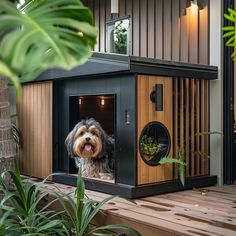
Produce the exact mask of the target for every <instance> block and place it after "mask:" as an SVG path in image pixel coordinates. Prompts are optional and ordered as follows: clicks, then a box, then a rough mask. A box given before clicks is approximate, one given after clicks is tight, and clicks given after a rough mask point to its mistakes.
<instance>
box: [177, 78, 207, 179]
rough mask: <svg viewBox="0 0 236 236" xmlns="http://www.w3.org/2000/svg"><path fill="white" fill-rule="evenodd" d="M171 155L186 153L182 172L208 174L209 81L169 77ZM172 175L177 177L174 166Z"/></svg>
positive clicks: (192, 174) (188, 174)
mask: <svg viewBox="0 0 236 236" xmlns="http://www.w3.org/2000/svg"><path fill="white" fill-rule="evenodd" d="M173 84H174V86H173V156H174V157H178V151H179V150H181V151H183V152H184V153H185V154H186V176H187V177H188V176H198V175H208V174H209V136H208V135H201V134H202V133H204V132H207V131H208V130H209V112H208V110H209V107H208V104H209V81H206V80H196V79H184V78H174V79H173ZM173 177H174V178H177V177H178V170H177V168H175V169H174V176H173Z"/></svg>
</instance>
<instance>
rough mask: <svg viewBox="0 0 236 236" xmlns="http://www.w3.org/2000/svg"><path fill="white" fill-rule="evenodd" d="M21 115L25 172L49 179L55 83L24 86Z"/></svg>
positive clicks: (20, 105) (19, 114)
mask: <svg viewBox="0 0 236 236" xmlns="http://www.w3.org/2000/svg"><path fill="white" fill-rule="evenodd" d="M17 113H18V128H19V130H20V133H21V136H22V140H23V144H22V149H21V155H20V167H21V171H22V173H23V174H25V175H30V176H34V177H38V178H45V177H47V176H48V175H49V174H51V173H52V82H42V83H34V84H28V85H24V86H23V89H22V98H21V100H20V103H19V104H18V105H17Z"/></svg>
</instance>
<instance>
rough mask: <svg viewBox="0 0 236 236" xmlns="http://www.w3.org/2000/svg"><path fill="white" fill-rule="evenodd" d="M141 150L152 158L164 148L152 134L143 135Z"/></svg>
mask: <svg viewBox="0 0 236 236" xmlns="http://www.w3.org/2000/svg"><path fill="white" fill-rule="evenodd" d="M140 148H141V152H142V153H143V154H144V155H147V157H149V158H151V157H153V156H154V155H156V154H157V153H159V152H160V151H161V150H162V147H161V145H160V144H158V143H157V141H156V140H155V139H154V138H152V137H151V136H147V135H146V134H145V135H143V137H142V139H141V142H140Z"/></svg>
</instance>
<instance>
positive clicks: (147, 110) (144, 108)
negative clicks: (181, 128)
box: [137, 75, 173, 184]
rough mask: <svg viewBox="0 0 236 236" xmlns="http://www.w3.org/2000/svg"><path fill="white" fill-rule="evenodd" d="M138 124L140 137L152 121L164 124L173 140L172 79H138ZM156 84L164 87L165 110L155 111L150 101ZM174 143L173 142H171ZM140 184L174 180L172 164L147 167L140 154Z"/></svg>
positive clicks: (138, 166)
mask: <svg viewBox="0 0 236 236" xmlns="http://www.w3.org/2000/svg"><path fill="white" fill-rule="evenodd" d="M137 84H138V86H137V91H138V92H137V96H138V98H137V100H138V105H137V123H138V137H140V134H141V132H142V129H143V127H144V126H145V125H146V124H148V123H149V122H152V121H159V122H161V123H163V124H164V125H165V126H166V127H167V129H168V131H169V133H170V136H171V140H172V122H173V121H172V120H173V119H172V110H173V109H172V107H173V105H172V100H173V99H172V96H171V95H170V91H172V78H171V77H170V78H168V77H160V76H148V75H138V78H137ZM156 84H162V85H163V110H162V111H155V104H154V103H152V102H151V101H150V94H151V92H152V91H153V90H154V88H155V85H156ZM171 143H172V141H171ZM169 156H170V157H172V145H171V148H170V151H169ZM137 168H138V184H147V183H154V182H160V181H166V180H170V179H172V175H173V173H172V172H173V171H172V170H173V167H172V165H171V164H168V165H165V166H163V165H159V166H150V165H147V164H146V163H145V162H144V161H143V160H142V158H141V156H140V152H138V165H137Z"/></svg>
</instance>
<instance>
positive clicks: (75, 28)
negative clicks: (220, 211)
mask: <svg viewBox="0 0 236 236" xmlns="http://www.w3.org/2000/svg"><path fill="white" fill-rule="evenodd" d="M26 2H27V4H25V5H23V6H21V7H17V4H16V3H15V4H14V3H11V2H10V1H9V0H1V1H0V32H1V37H0V76H3V77H8V78H9V79H11V81H12V82H13V84H14V86H15V87H16V88H17V89H18V91H19V88H20V81H21V82H23V81H28V80H32V79H35V78H36V77H37V76H38V75H39V74H40V73H41V72H43V71H44V70H46V69H49V68H54V67H58V68H62V69H71V68H72V67H74V66H77V65H80V64H82V63H84V62H85V61H86V60H87V59H88V58H89V57H90V55H91V48H93V46H94V45H95V44H96V38H97V29H96V28H95V27H94V26H93V17H92V14H91V12H90V10H89V9H88V8H87V7H85V6H83V4H82V3H81V1H80V0H54V1H48V0H28V1H26Z"/></svg>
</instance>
